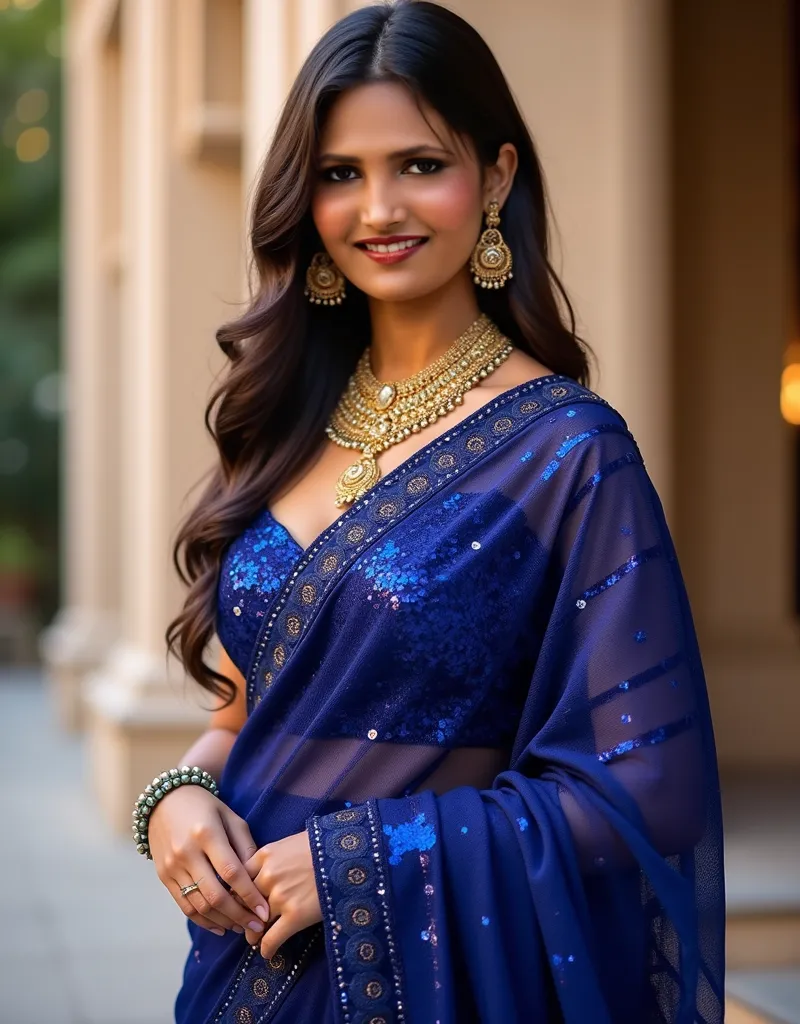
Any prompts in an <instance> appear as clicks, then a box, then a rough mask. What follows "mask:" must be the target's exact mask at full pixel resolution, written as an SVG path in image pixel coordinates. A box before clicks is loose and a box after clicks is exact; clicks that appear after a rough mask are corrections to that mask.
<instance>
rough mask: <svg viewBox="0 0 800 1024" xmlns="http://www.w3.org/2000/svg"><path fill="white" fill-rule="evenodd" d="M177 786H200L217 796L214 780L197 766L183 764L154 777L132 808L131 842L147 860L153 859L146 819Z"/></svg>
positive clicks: (217, 790)
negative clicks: (159, 802) (191, 766)
mask: <svg viewBox="0 0 800 1024" xmlns="http://www.w3.org/2000/svg"><path fill="white" fill-rule="evenodd" d="M178 786H202V787H203V788H204V789H207V790H208V791H209V793H212V794H213V795H214V796H219V789H218V788H217V784H216V782H215V781H214V779H213V778H212V777H211V776H210V775H209V773H208V772H204V771H203V769H202V768H198V767H197V765H195V766H194V767H193V768H190V767H189V766H188V765H187V764H185V765H183V767H182V768H170V770H169V771H168V772H161V774H160V775H156V777H155V778H154V779H153V781H152V782H151V783H150V784H149V785H147V786H145V787H144V793H140V794H139V797H138V799H137V801H136V804H135V806H134V808H133V841H134V843H136V849H137V850H138V851H139V853H141V854H143V855H144V856H145V857H147V859H148V860H152V859H153V858H152V856H151V854H150V843H149V842H148V841H147V819H148V818H149V817H150V815H151V814H152V813H153V808H154V807H155V805H156V804H157V803H158V801H159V800H163V799H164V797H165V796H166V795H167V793H169V791H170V790H171V789H177V788H178Z"/></svg>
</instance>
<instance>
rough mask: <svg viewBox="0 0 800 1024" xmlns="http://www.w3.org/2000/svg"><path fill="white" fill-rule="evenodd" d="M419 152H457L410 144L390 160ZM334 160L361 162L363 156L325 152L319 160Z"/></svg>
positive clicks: (415, 154) (352, 162)
mask: <svg viewBox="0 0 800 1024" xmlns="http://www.w3.org/2000/svg"><path fill="white" fill-rule="evenodd" d="M419 153H446V154H447V156H454V155H455V154H454V153H452V152H451V150H449V149H443V148H442V147H441V146H428V145H425V144H423V145H421V146H409V147H408V149H398V150H396V151H395V152H394V153H390V154H389V159H390V160H400V159H402V158H403V157H409V156H417V155H418V154H419ZM328 160H333V161H335V162H336V163H340V164H360V163H361V158H360V157H357V156H343V155H342V154H341V153H323V154H322V155H321V156H320V157H319V162H320V163H322V162H323V161H328Z"/></svg>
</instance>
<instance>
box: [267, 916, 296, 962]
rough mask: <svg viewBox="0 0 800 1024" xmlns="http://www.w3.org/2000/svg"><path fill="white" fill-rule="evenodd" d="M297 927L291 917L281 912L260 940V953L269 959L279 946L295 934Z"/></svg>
mask: <svg viewBox="0 0 800 1024" xmlns="http://www.w3.org/2000/svg"><path fill="white" fill-rule="evenodd" d="M296 931H297V928H296V927H295V925H294V923H293V922H292V919H291V918H290V917H286V916H285V915H284V914H282V915H281V916H280V917H279V918H278V920H277V921H276V922H275V924H274V925H273V926H272V927H271V928H270V929H269V930H268V931H267V933H266V935H265V936H264V938H263V939H262V940H261V955H262V956H263V957H264V959H265V960H271V959H272V958H273V957H274V956H275V954H276V953H277V952H278V950H279V949H280V947H281V946H282V945H283V944H284V942H286V940H287V939H289V938H291V937H292V935H294V934H295V932H296Z"/></svg>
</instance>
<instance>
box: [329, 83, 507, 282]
mask: <svg viewBox="0 0 800 1024" xmlns="http://www.w3.org/2000/svg"><path fill="white" fill-rule="evenodd" d="M425 113H426V117H427V118H428V120H429V121H430V122H431V125H432V126H433V128H435V130H436V131H435V132H434V131H433V130H432V128H431V127H430V126H429V125H428V124H427V123H426V120H425V118H424V117H423V116H422V114H421V113H420V110H419V109H418V107H417V105H416V103H415V101H414V99H413V97H412V96H411V94H410V93H409V92H408V90H407V89H405V88H404V87H403V86H402V85H399V84H396V83H389V82H375V83H371V84H368V85H362V86H358V87H357V88H354V89H352V90H350V91H349V92H347V93H345V94H343V95H342V96H341V97H340V98H339V99H338V100H337V101H336V103H335V104H334V106H333V108H332V110H331V112H330V115H329V116H328V118H327V122H326V124H325V127H324V130H323V132H322V135H321V138H320V146H319V153H318V158H317V160H318V171H317V180H316V185H315V189H314V195H313V199H312V215H313V219H314V224H315V225H316V228H317V231H318V232H319V236H320V238H321V239H322V244H323V245H324V246H325V249H326V250H327V252H328V254H329V255H330V256H331V258H332V259H333V261H334V262H335V263H336V264H337V266H338V267H339V269H340V270H341V271H342V273H343V274H344V275H345V277H346V278H347V279H348V280H349V281H352V283H353V284H354V285H355V286H356V287H357V288H360V289H361V290H362V291H363V292H365V293H366V294H367V295H368V296H369V297H370V298H372V299H376V300H378V301H384V302H406V301H409V300H412V299H417V298H420V297H422V296H424V295H428V294H430V293H431V292H435V291H437V290H438V289H440V288H442V287H443V286H445V285H446V284H447V283H448V282H450V281H452V280H453V279H454V278H456V277H457V276H458V275H462V274H463V275H468V274H469V269H468V267H467V264H468V262H469V258H470V254H471V252H472V249H473V247H474V245H475V243H476V241H477V239H478V236H479V234H480V231H481V227H482V218H483V212H484V207H485V206H486V204H488V201H489V199H491V198H497V199H498V200H500V202H501V203H502V200H503V199H504V198H505V195H504V194H503V193H504V192H505V191H506V190H505V188H504V187H503V185H502V182H500V187H499V193H500V194H498V188H497V187H494V186H496V185H497V184H498V181H497V176H496V175H494V176H493V175H492V174H489V175H487V176H486V178H485V180H482V175H481V168H480V166H479V164H478V162H477V160H476V158H475V155H474V153H473V151H472V147H471V146H470V147H468V148H467V147H465V146H464V145H463V144H462V145H458V144H457V143H456V141H455V140H454V139H453V134H452V132H451V131H450V130H449V129H448V127H447V126H446V124H445V123H444V122H443V120H442V119H441V117H439V116H438V115H437V114H436V113H435V112H434V111H430V110H426V112H425ZM437 135H438V137H437ZM510 148H511V149H512V150H513V147H510ZM514 155H516V154H514ZM508 185H509V187H510V182H509V183H508ZM493 187H494V191H492V189H493ZM398 243H399V246H400V248H399V249H398ZM387 245H391V246H392V250H397V251H392V250H390V251H388V252H387V251H386V248H387ZM379 246H380V249H378V248H377V247H379Z"/></svg>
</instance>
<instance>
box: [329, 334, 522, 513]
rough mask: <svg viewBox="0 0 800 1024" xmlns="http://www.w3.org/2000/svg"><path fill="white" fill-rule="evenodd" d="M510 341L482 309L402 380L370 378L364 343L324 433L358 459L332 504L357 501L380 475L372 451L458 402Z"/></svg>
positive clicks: (506, 354) (431, 420)
mask: <svg viewBox="0 0 800 1024" xmlns="http://www.w3.org/2000/svg"><path fill="white" fill-rule="evenodd" d="M512 351H513V345H512V344H511V343H510V342H509V340H508V338H506V337H505V336H504V335H502V334H501V333H500V331H499V329H498V328H497V326H496V325H495V324H494V323H493V322H492V321H491V320H490V319H489V317H487V316H486V315H485V314H482V315H481V316H480V317H478V319H477V320H476V321H475V322H474V323H473V324H471V325H470V326H469V327H468V328H467V330H466V331H465V332H464V333H463V334H462V335H461V336H460V337H459V338H457V339H456V340H455V341H454V342H453V344H452V345H451V346H450V348H449V349H448V350H447V351H446V352H445V353H444V355H443V356H441V357H440V358H439V359H437V360H436V362H434V363H431V364H430V366H426V367H425V368H424V369H423V370H420V371H419V373H415V374H414V375H413V376H412V377H407V378H405V379H404V380H400V381H392V382H391V383H384V382H382V381H379V380H377V379H376V378H375V376H374V375H373V373H372V368H371V365H370V349H369V347H367V348H366V349H365V350H364V352H363V353H362V355H361V357H360V358H359V360H358V363H357V365H356V368H355V371H354V372H353V375H352V376H351V377H350V380H349V381H348V383H347V387H346V389H345V391H344V393H343V394H342V397H341V398H340V399H339V403H338V405H337V406H336V408H335V409H334V411H333V415H332V416H331V419H330V422H329V423H328V426H327V427H326V428H325V433H326V434H327V435H328V437H329V438H330V439H331V440H332V441H334V442H335V443H336V444H338V445H341V446H342V447H343V448H358V449H359V450H360V451H361V458H359V459H357V460H356V461H355V462H354V463H353V464H352V465H351V466H348V467H347V469H346V470H345V471H344V473H342V475H341V476H340V477H339V479H338V481H337V482H336V505H337V507H339V508H341V507H342V505H348V504H350V503H351V502H354V501H358V499H359V498H360V497H361V496H362V495H364V494H365V493H366V492H367V491H368V490H369V489H370V488H371V487H374V485H375V484H376V483H377V482H378V480H380V477H381V471H380V469H379V467H378V463H377V462H376V461H375V456H376V454H378V453H380V452H382V451H384V450H385V449H386V448H389V447H391V446H392V445H393V444H398V442H400V441H403V440H405V438H407V437H409V436H410V435H411V434H418V433H419V431H420V430H422V428H423V427H427V426H428V424H430V423H435V422H436V420H437V419H439V417H440V416H446V415H447V413H448V412H452V410H453V409H455V407H456V406H457V405H461V403H462V402H463V401H464V395H465V394H466V393H467V391H469V390H470V388H472V387H474V386H475V385H476V384H478V383H480V381H481V380H482V379H483V378H484V377H488V375H489V374H490V373H492V371H493V370H495V369H497V367H498V366H500V364H501V363H503V362H504V361H505V360H506V359H507V358H508V357H509V355H510V354H511V352H512Z"/></svg>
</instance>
